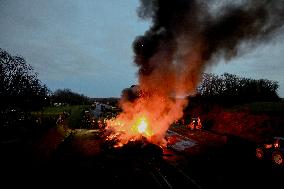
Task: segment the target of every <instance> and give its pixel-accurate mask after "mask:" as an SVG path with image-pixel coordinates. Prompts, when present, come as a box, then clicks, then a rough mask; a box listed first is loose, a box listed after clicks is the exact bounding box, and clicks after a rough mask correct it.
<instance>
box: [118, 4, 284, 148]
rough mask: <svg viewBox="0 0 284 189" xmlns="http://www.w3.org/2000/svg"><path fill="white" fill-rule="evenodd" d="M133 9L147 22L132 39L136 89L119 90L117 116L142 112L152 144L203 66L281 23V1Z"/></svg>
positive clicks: (178, 110) (192, 88)
mask: <svg viewBox="0 0 284 189" xmlns="http://www.w3.org/2000/svg"><path fill="white" fill-rule="evenodd" d="M217 2H218V3H219V4H218V3H217ZM220 2H222V3H220ZM137 12H138V15H139V17H140V18H142V19H150V20H151V22H152V24H151V26H150V28H149V30H148V31H146V32H145V34H144V35H143V36H138V37H137V38H136V39H135V41H134V42H133V50H134V54H135V56H134V62H135V64H136V65H137V66H138V68H139V70H138V79H139V90H137V87H136V89H135V90H134V91H139V93H135V92H134V93H133V90H132V89H131V88H130V89H127V90H124V93H123V96H124V97H125V98H122V101H121V106H122V108H123V112H122V114H120V115H119V116H118V118H117V119H118V120H124V122H126V123H130V122H131V121H132V120H135V119H137V117H139V116H140V115H142V116H145V117H147V119H148V120H149V123H150V127H151V130H152V131H153V133H154V136H155V137H154V139H153V137H152V138H151V139H150V140H151V141H152V142H154V143H161V141H162V138H163V136H164V135H165V133H166V131H167V129H168V127H169V126H170V124H171V123H172V122H174V121H175V120H177V119H179V118H180V117H181V116H182V113H183V108H184V106H185V105H186V104H187V101H186V99H185V98H182V97H185V96H187V95H189V94H192V93H194V91H195V89H196V88H197V85H198V83H199V81H200V79H201V75H202V73H203V72H204V71H205V68H206V67H207V66H209V65H212V64H214V63H216V62H218V60H219V59H220V58H224V59H226V60H229V59H231V58H233V57H235V56H237V55H239V54H240V53H242V48H241V47H243V46H244V44H246V46H247V47H253V46H254V45H257V44H259V43H261V42H265V41H267V40H269V39H270V38H271V37H273V36H275V35H277V34H278V33H277V31H278V30H279V29H280V28H281V27H282V26H283V23H284V1H283V0H240V1H217V0H140V7H139V8H138V11H137ZM246 51H247V49H246ZM128 99H130V100H128ZM123 125H124V126H123V127H124V129H123V130H127V129H128V130H131V129H130V128H131V125H129V126H128V128H125V124H123ZM129 135H131V134H129Z"/></svg>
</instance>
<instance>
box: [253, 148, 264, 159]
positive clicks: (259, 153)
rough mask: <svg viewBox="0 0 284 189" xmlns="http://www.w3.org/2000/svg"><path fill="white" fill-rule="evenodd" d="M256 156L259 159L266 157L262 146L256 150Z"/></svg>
mask: <svg viewBox="0 0 284 189" xmlns="http://www.w3.org/2000/svg"><path fill="white" fill-rule="evenodd" d="M255 156H256V158H257V159H259V160H262V159H263V158H264V151H263V149H262V148H257V149H256V150H255Z"/></svg>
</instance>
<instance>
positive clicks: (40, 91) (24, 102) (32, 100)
mask: <svg viewBox="0 0 284 189" xmlns="http://www.w3.org/2000/svg"><path fill="white" fill-rule="evenodd" d="M48 92H49V90H48V88H47V87H46V86H45V85H43V84H42V83H41V81H40V80H39V79H38V78H37V73H35V72H34V70H33V68H32V66H31V65H29V64H28V63H27V62H26V60H25V59H24V58H23V57H20V56H12V55H10V54H9V53H8V52H6V51H5V50H3V49H0V102H1V108H0V109H1V111H2V112H3V111H5V110H6V109H7V108H19V109H21V110H23V111H26V110H32V109H38V108H41V107H42V106H43V105H44V104H45V103H46V100H47V95H48Z"/></svg>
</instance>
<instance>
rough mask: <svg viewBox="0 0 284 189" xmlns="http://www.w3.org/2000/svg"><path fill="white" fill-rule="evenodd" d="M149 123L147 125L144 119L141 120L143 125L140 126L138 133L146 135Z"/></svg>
mask: <svg viewBox="0 0 284 189" xmlns="http://www.w3.org/2000/svg"><path fill="white" fill-rule="evenodd" d="M147 126H148V125H147V123H146V120H145V119H144V118H142V119H141V123H140V124H139V125H138V128H137V129H138V132H139V133H141V134H142V133H144V132H145V131H146V129H147Z"/></svg>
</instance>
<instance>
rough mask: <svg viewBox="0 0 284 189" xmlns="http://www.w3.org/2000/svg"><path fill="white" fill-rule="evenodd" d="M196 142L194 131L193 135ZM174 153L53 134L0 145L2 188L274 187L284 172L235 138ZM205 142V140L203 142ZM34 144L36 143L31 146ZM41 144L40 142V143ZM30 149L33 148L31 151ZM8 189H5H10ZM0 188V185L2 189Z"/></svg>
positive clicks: (86, 135)
mask: <svg viewBox="0 0 284 189" xmlns="http://www.w3.org/2000/svg"><path fill="white" fill-rule="evenodd" d="M192 136H193V137H192V138H194V133H193V135H192ZM192 138H191V137H190V136H187V138H186V139H185V140H189V141H191V140H192V142H193V143H195V144H196V145H194V146H192V147H190V148H187V149H184V150H181V151H179V150H176V149H175V148H172V147H171V146H169V148H168V149H165V151H164V155H163V156H158V155H151V154H149V153H147V154H145V153H141V152H139V149H137V148H129V149H124V150H118V151H113V150H106V149H104V148H102V140H101V139H100V133H98V132H96V131H88V130H78V131H77V132H76V133H75V134H73V135H70V137H68V138H65V139H64V140H62V141H61V142H60V143H59V145H54V146H53V145H51V144H50V143H52V142H54V140H56V136H53V137H51V138H48V137H47V138H45V139H44V140H42V139H40V140H39V139H38V140H37V141H29V142H28V143H24V142H22V141H11V142H8V143H5V144H4V143H2V144H1V151H2V152H1V162H0V165H1V175H2V176H1V185H3V186H6V184H8V186H10V187H12V186H16V185H17V186H22V187H24V186H27V187H32V186H34V187H38V188H42V187H60V186H63V187H64V188H67V187H70V186H71V187H72V186H73V187H74V186H78V187H80V188H87V187H92V188H113V187H115V188H122V187H123V188H274V187H275V188H276V186H281V187H280V188H282V187H283V181H282V180H283V178H284V171H283V168H279V167H275V166H273V165H272V164H271V163H270V162H269V161H262V162H260V161H258V160H256V158H255V157H254V146H253V145H251V144H249V143H245V142H241V141H238V140H236V139H229V140H226V142H225V143H222V144H218V145H214V144H213V145H211V144H212V143H214V141H212V140H209V139H208V142H209V143H211V144H210V145H206V144H203V143H202V142H200V141H196V140H193V139H192ZM205 140H206V139H205ZM34 142H36V143H34ZM39 143H41V144H39ZM31 146H32V147H31ZM10 187H9V188H10ZM1 188H2V187H1Z"/></svg>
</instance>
